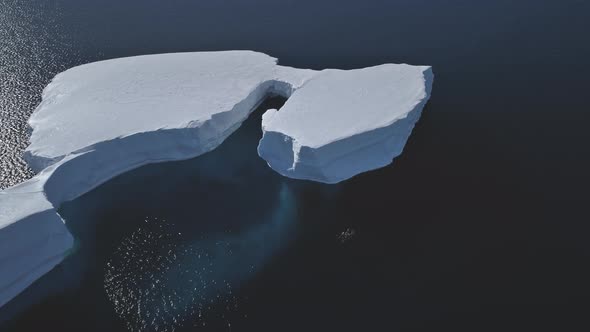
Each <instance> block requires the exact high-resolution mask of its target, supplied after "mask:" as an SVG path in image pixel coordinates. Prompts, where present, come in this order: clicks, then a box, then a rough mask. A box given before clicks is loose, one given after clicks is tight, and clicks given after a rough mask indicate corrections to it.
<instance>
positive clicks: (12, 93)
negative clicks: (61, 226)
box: [0, 0, 72, 188]
mask: <svg viewBox="0 0 590 332" xmlns="http://www.w3.org/2000/svg"><path fill="white" fill-rule="evenodd" d="M59 19H60V11H59V7H57V6H56V4H55V2H53V1H46V2H32V3H31V2H29V1H19V0H2V1H0V188H6V187H9V186H12V185H15V184H17V183H19V182H21V181H23V180H25V179H27V178H29V177H31V176H32V172H31V170H30V169H29V168H28V167H27V166H26V164H25V162H24V160H23V159H22V157H21V156H22V153H23V150H24V149H25V148H26V146H27V139H28V127H27V123H26V120H27V119H28V117H29V115H30V114H31V112H32V111H33V109H34V108H35V106H36V105H37V104H38V103H39V101H40V100H41V98H40V97H41V91H42V90H43V88H44V87H45V85H47V83H49V81H50V80H51V78H52V77H53V76H54V75H55V74H57V73H59V72H60V71H63V70H65V69H67V67H68V65H69V61H68V60H65V59H66V57H67V58H69V59H72V54H71V53H72V46H71V45H70V44H69V40H68V36H67V35H66V34H64V33H63V32H62V31H61V29H60V27H59ZM66 55H67V56H66Z"/></svg>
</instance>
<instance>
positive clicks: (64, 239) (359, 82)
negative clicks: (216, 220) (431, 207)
mask: <svg viewBox="0 0 590 332" xmlns="http://www.w3.org/2000/svg"><path fill="white" fill-rule="evenodd" d="M432 79H433V75H432V72H431V69H430V67H425V66H410V65H394V64H387V65H381V66H376V67H371V68H365V69H358V70H349V71H342V70H323V71H312V70H306V69H296V68H289V67H284V66H279V65H277V60H276V59H275V58H272V57H270V56H268V55H265V54H262V53H256V52H250V51H230V52H202V53H178V54H162V55H149V56H138V57H131V58H123V59H115V60H108V61H102V62H96V63H91V64H87V65H83V66H79V67H75V68H72V69H69V70H67V71H65V72H63V73H61V74H59V75H57V76H56V77H55V78H54V80H53V81H52V82H51V83H50V84H49V85H48V86H47V88H46V89H45V90H44V92H43V100H42V102H41V104H40V105H39V106H38V107H37V109H36V110H35V112H34V113H33V115H32V116H31V118H30V120H29V124H30V126H31V127H32V129H33V131H32V136H31V139H30V145H29V147H28V148H27V150H26V153H25V158H26V160H27V162H28V163H29V164H30V166H31V168H33V169H34V170H35V171H36V172H38V174H37V175H36V176H35V177H34V178H32V179H31V180H29V181H26V182H24V183H22V184H20V185H17V186H14V187H11V188H8V189H6V190H4V191H0V306H2V305H3V304H5V303H6V302H8V301H9V300H10V299H12V298H13V297H14V296H16V295H17V294H18V293H20V292H21V291H22V290H23V289H25V288H26V287H27V286H29V285H30V284H31V283H32V282H34V281H35V280H36V279H38V278H39V277H41V276H42V275H43V274H44V273H46V272H47V271H49V270H50V269H52V268H53V267H54V266H55V265H56V264H58V263H59V262H60V261H61V260H63V258H64V257H65V255H66V253H67V251H68V250H69V249H71V247H72V245H73V240H72V236H71V235H70V233H69V232H68V230H67V228H66V227H65V225H64V221H63V220H62V219H61V218H60V216H59V215H58V214H57V212H56V209H57V208H58V207H59V206H60V205H61V204H62V203H63V202H66V201H69V200H72V199H74V198H76V197H78V196H80V195H82V194H84V193H86V192H88V191H89V190H91V189H93V188H94V187H96V186H98V185H100V184H101V183H103V182H105V181H107V180H109V179H111V178H113V177H115V176H117V175H119V174H121V173H124V172H125V171H128V170H130V169H133V168H136V167H139V166H142V165H145V164H148V163H154V162H161V161H168V160H181V159H188V158H193V157H196V156H199V155H201V154H203V153H206V152H208V151H210V150H212V149H215V148H216V147H217V146H219V145H220V144H221V143H222V142H223V141H224V140H225V139H226V138H227V137H228V136H229V135H230V134H231V133H232V132H234V131H235V130H236V129H237V128H239V126H240V124H241V123H242V122H243V121H244V120H245V119H246V118H247V117H248V115H249V114H250V112H251V111H253V110H254V109H255V108H256V106H258V105H259V104H260V103H261V101H263V100H264V99H265V98H266V97H267V96H268V95H273V94H274V95H277V94H278V95H282V96H284V97H287V98H289V99H288V101H287V103H286V104H285V105H284V107H283V108H281V110H280V111H276V110H269V111H267V112H266V113H265V114H264V116H263V121H262V130H263V132H264V136H263V138H262V139H261V141H260V144H259V146H258V152H259V155H260V156H261V157H262V158H264V159H265V160H266V161H267V162H268V164H269V166H270V167H272V168H273V169H274V170H275V171H277V172H278V173H280V174H282V175H284V176H287V177H291V178H296V179H307V180H313V181H319V182H325V183H336V182H340V181H343V180H346V179H348V178H350V177H353V176H354V175H356V174H359V173H362V172H365V171H368V170H372V169H375V168H379V167H383V166H385V165H387V164H389V163H391V161H392V159H393V158H394V157H395V156H397V155H399V154H400V153H401V152H402V149H403V147H404V145H405V142H406V140H407V139H408V137H409V135H410V133H411V131H412V128H413V126H414V124H415V122H416V121H417V120H418V118H419V116H420V112H421V110H422V108H423V106H424V104H425V103H426V101H427V100H428V97H429V94H430V88H431V84H432Z"/></svg>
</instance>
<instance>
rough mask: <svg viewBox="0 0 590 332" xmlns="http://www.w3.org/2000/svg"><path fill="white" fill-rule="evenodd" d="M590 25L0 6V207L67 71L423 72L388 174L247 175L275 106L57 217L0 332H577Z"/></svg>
mask: <svg viewBox="0 0 590 332" xmlns="http://www.w3.org/2000/svg"><path fill="white" fill-rule="evenodd" d="M589 20H590V3H588V2H587V1H575V0H564V1H549V0H537V1H532V0H523V1H507V0H497V1H487V2H482V1H462V0H461V1H460V0H450V1H435V0H388V1H385V0H383V1H354V2H353V1H333V0H326V1H311V0H304V1H302V0H298V1H279V0H274V1H270V0H251V1H244V0H239V1H238V0H223V1H206V0H191V1H188V0H185V1H169V2H163V1H155V0H142V1H139V0H127V1H115V0H104V1H90V0H57V1H55V0H0V188H4V187H8V186H11V185H14V184H16V183H18V182H20V181H22V180H24V179H26V178H28V177H30V176H32V173H31V172H30V171H29V170H28V169H27V168H26V166H25V164H24V162H23V161H22V159H21V158H20V155H21V153H22V151H23V149H24V148H25V147H26V145H27V139H28V136H27V126H26V119H27V118H28V116H29V115H30V113H31V112H32V110H33V108H34V107H35V105H36V104H37V103H38V102H39V100H40V93H41V90H42V89H43V87H44V86H45V85H46V84H47V83H48V82H49V81H50V80H51V78H52V77H53V76H54V75H55V74H57V73H58V72H60V71H63V70H65V69H67V68H70V67H72V66H75V65H79V64H83V63H87V62H92V61H97V60H103V59H110V58H116V57H122V56H132V55H139V54H150V53H163V52H179V51H203V50H227V49H252V50H257V51H261V52H265V53H268V54H270V55H273V56H275V57H278V58H279V60H280V63H281V64H284V65H290V66H296V67H301V68H306V67H307V68H314V69H323V68H344V69H348V68H357V67H364V66H370V65H377V64H381V63H385V62H394V63H402V62H405V63H410V64H429V65H432V66H433V67H434V72H435V83H434V88H433V95H432V99H431V100H430V102H429V104H428V105H427V107H426V109H425V110H424V113H423V116H422V119H421V120H420V122H419V123H418V125H417V126H416V128H415V130H414V133H413V134H412V136H411V137H410V140H409V142H408V144H407V146H406V148H405V152H404V154H403V155H402V156H400V157H399V158H397V159H396V160H395V162H394V163H393V164H392V165H391V166H389V167H386V168H384V169H381V170H378V171H374V172H370V173H367V174H363V175H361V176H358V177H355V178H353V179H351V180H349V181H346V182H344V183H341V184H338V185H321V184H314V183H310V182H306V181H293V180H289V179H286V178H283V177H280V176H279V175H278V174H276V173H274V172H273V171H272V170H270V169H269V168H268V167H267V166H266V164H265V163H264V161H263V160H262V159H260V158H259V157H258V156H257V154H256V145H257V141H258V139H259V138H260V136H261V132H260V116H261V114H262V113H263V112H264V110H265V109H267V108H272V107H280V106H281V105H282V103H283V102H284V100H280V99H271V100H268V101H267V102H266V103H265V104H264V105H262V106H261V107H260V108H259V109H258V110H257V111H256V112H255V113H253V115H252V116H251V117H250V118H249V119H248V121H247V122H246V123H244V125H243V127H242V128H240V130H238V131H237V132H236V133H235V134H234V135H232V136H231V137H230V138H229V139H228V140H227V141H226V142H225V143H224V144H222V146H220V147H219V148H218V149H217V150H215V151H213V152H211V153H208V154H206V155H203V156H201V157H199V158H196V159H192V160H187V161H182V162H172V163H163V164H156V165H148V166H145V167H142V168H140V169H137V170H134V171H132V172H129V173H127V174H124V175H122V176H119V177H117V178H115V179H113V180H112V181H110V182H108V183H106V184H104V185H102V186H100V187H99V188H97V189H95V190H93V191H92V192H89V193H88V194H86V195H84V196H82V197H81V198H79V199H77V200H75V201H72V202H69V203H67V204H65V205H64V206H62V208H61V210H60V213H61V215H62V216H63V218H64V219H65V220H66V222H67V225H68V228H69V229H70V230H71V232H72V233H73V234H74V236H75V238H76V249H75V250H74V251H73V252H72V254H71V255H70V256H69V258H68V259H66V260H65V261H64V262H63V263H62V264H61V265H60V266H58V267H57V268H56V269H54V270H53V271H52V272H50V273H49V274H47V275H46V276H45V277H43V278H42V279H41V280H39V281H38V282H36V283H35V284H34V285H33V286H32V287H30V288H29V289H27V290H26V291H25V292H24V293H23V294H22V295H21V296H19V297H17V298H16V299H15V300H13V301H12V302H11V303H9V304H8V305H6V306H5V307H3V308H0V331H2V332H5V331H6V332H9V331H39V330H50V331H54V330H55V331H173V330H174V331H273V332H274V331H441V330H451V331H457V330H460V331H538V330H551V331H588V330H590V321H588V312H589V310H590V283H589V282H588V280H590V242H589V241H588V235H589V234H590V224H589V223H588V222H589V221H590V213H588V205H589V204H588V203H590V195H589V194H588V188H590V175H589V172H588V170H590V144H589V143H590V130H588V123H590V122H589V120H590V116H589V115H588V106H587V104H588V100H589V99H588V92H587V89H588V86H589V84H588V77H590V69H589V68H590V43H588V35H590V28H589V24H588V21H589ZM361 112H362V110H359V113H361ZM343 233H345V234H346V233H353V234H352V235H351V236H343ZM0 273H1V271H0Z"/></svg>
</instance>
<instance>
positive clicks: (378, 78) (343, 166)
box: [258, 64, 433, 183]
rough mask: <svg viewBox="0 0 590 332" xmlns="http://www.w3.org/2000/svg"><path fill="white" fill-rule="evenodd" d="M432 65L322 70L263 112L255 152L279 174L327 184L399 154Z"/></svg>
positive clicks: (427, 90) (422, 99)
mask: <svg viewBox="0 0 590 332" xmlns="http://www.w3.org/2000/svg"><path fill="white" fill-rule="evenodd" d="M432 80H433V74H432V70H431V68H430V67H426V66H410V65H393V64H387V65H381V66H376V67H371V68H364V69H357V70H348V71H345V70H324V71H322V72H320V73H318V74H317V75H315V76H314V77H313V79H311V80H310V81H309V82H307V83H306V84H305V85H304V86H303V87H301V88H300V89H298V90H297V92H296V93H294V94H293V96H292V97H291V98H290V99H289V100H288V101H287V103H286V104H285V105H284V106H283V107H282V108H281V110H280V111H276V110H268V111H267V112H266V113H265V114H264V116H263V118H262V130H263V131H264V136H263V138H262V140H261V141H260V144H259V146H258V153H259V155H260V156H261V157H262V158H264V159H265V160H266V161H267V162H268V165H269V166H270V167H272V168H273V169H274V170H275V171H277V172H279V173H280V174H282V175H284V176H288V177H291V178H296V179H307V180H313V181H319V182H325V183H336V182H340V181H343V180H346V179H348V178H350V177H352V176H354V175H357V174H359V173H362V172H366V171H368V170H372V169H376V168H379V167H383V166H386V165H388V164H390V163H391V161H392V159H393V158H395V157H396V156H398V155H399V154H401V152H402V150H403V148H404V145H405V143H406V141H407V139H408V137H409V136H410V133H411V132H412V129H413V127H414V124H415V123H416V121H418V118H419V117H420V113H421V111H422V108H423V107H424V105H425V104H426V101H427V100H428V98H429V97H430V90H431V87H432Z"/></svg>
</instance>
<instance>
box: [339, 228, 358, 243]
mask: <svg viewBox="0 0 590 332" xmlns="http://www.w3.org/2000/svg"><path fill="white" fill-rule="evenodd" d="M355 234H356V231H355V230H354V229H352V228H350V227H349V228H347V229H346V230H344V231H343V232H342V233H340V234H338V240H340V242H342V243H345V242H348V241H350V240H351V239H352V237H353V236H354V235H355Z"/></svg>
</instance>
